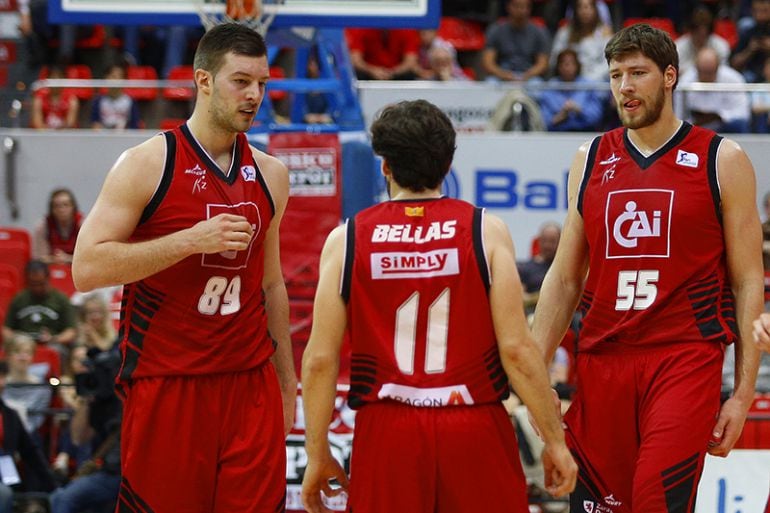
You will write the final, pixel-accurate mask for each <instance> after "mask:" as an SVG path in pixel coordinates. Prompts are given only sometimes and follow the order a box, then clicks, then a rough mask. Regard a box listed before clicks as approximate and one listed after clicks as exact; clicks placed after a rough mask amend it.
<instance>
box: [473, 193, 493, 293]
mask: <svg viewBox="0 0 770 513" xmlns="http://www.w3.org/2000/svg"><path fill="white" fill-rule="evenodd" d="M483 220H484V209H483V208H479V207H474V208H473V227H472V228H471V233H472V234H473V252H474V253H475V254H476V263H477V264H478V267H479V273H480V274H481V281H483V282H484V289H485V290H486V291H487V295H489V285H490V282H489V265H488V264H487V258H486V255H485V254H484V232H483V228H484V226H483Z"/></svg>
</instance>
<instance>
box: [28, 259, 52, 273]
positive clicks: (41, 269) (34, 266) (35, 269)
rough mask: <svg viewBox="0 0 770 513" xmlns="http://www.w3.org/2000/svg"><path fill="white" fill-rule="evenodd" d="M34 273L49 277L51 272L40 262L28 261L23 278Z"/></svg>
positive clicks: (46, 265)
mask: <svg viewBox="0 0 770 513" xmlns="http://www.w3.org/2000/svg"><path fill="white" fill-rule="evenodd" d="M34 273H43V274H45V275H46V277H48V276H50V275H51V271H50V270H49V269H48V264H46V263H45V262H43V261H42V260H30V261H29V262H27V265H26V266H25V267H24V276H29V275H30V274H34Z"/></svg>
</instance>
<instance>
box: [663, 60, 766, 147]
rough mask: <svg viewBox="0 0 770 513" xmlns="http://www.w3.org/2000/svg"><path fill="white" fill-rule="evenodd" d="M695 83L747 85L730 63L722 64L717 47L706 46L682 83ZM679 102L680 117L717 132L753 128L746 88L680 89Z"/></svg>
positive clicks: (744, 130) (676, 104)
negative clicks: (750, 125)
mask: <svg viewBox="0 0 770 513" xmlns="http://www.w3.org/2000/svg"><path fill="white" fill-rule="evenodd" d="M693 82H707V83H713V84H736V85H743V84H745V83H746V82H745V80H744V79H743V77H742V76H741V74H740V73H738V72H737V71H735V70H734V69H732V68H731V67H730V66H728V65H726V64H723V65H720V64H719V55H718V54H717V52H716V51H715V50H714V49H713V48H708V47H706V48H703V49H702V50H701V51H700V52H698V55H697V57H696V58H695V69H691V70H690V71H688V72H687V73H685V74H683V75H682V77H681V78H680V79H679V85H680V86H682V85H686V84H692V83H693ZM678 96H679V98H678V100H677V101H676V102H675V106H676V107H677V111H678V112H677V114H678V116H679V117H680V118H682V119H684V120H687V121H689V122H690V123H693V124H694V125H698V126H704V127H706V128H710V129H712V130H715V131H717V132H731V133H746V132H748V131H749V124H750V122H749V120H750V115H751V114H750V110H749V95H748V94H747V93H746V92H744V91H687V92H683V91H680V92H679V93H678Z"/></svg>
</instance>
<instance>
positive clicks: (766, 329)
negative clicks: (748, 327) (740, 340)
mask: <svg viewBox="0 0 770 513" xmlns="http://www.w3.org/2000/svg"><path fill="white" fill-rule="evenodd" d="M753 335H754V342H755V343H756V344H757V347H758V348H760V349H761V350H762V351H767V352H768V353H770V313H763V314H760V316H759V317H758V318H757V319H756V320H755V321H754V333H753Z"/></svg>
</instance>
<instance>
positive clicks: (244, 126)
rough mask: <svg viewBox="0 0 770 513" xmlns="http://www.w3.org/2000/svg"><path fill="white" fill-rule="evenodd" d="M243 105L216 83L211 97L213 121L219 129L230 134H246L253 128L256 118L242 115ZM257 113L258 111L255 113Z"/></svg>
mask: <svg viewBox="0 0 770 513" xmlns="http://www.w3.org/2000/svg"><path fill="white" fill-rule="evenodd" d="M242 108H243V105H241V103H238V102H237V101H235V100H233V99H230V100H229V101H228V94H227V91H223V90H222V88H221V87H220V86H219V85H218V84H217V83H216V81H215V82H214V90H213V94H212V97H211V105H210V109H211V121H212V122H213V123H214V124H215V125H216V126H218V127H220V128H222V129H223V130H225V131H228V132H246V131H247V130H248V129H249V128H251V124H252V122H253V120H254V117H253V116H252V117H248V116H244V115H243V114H242ZM254 112H255V113H256V110H255V111H254Z"/></svg>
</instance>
